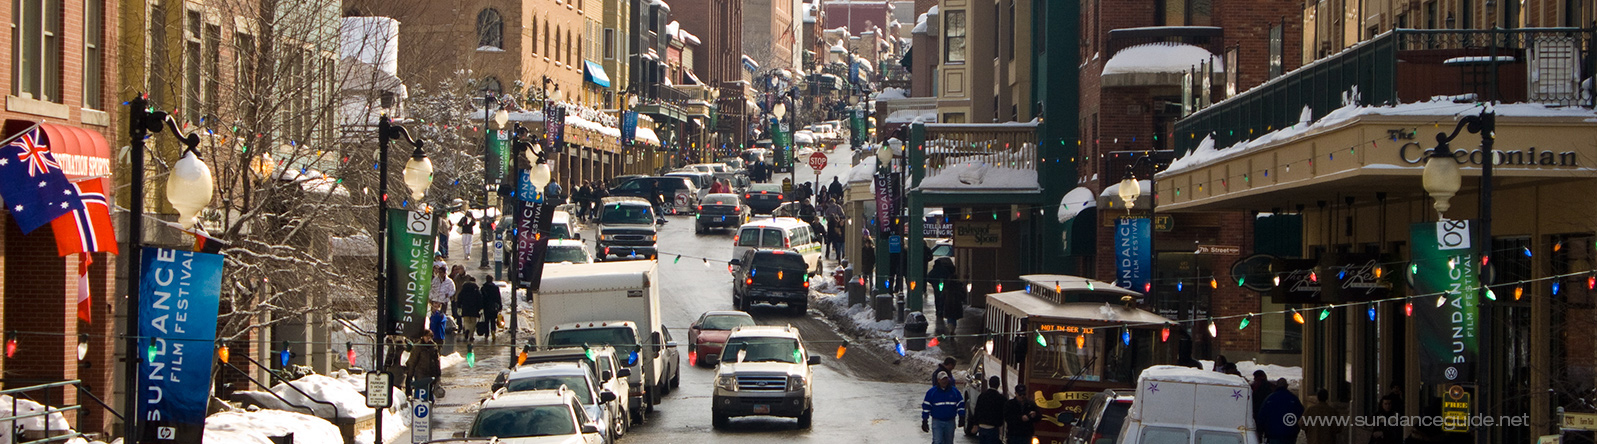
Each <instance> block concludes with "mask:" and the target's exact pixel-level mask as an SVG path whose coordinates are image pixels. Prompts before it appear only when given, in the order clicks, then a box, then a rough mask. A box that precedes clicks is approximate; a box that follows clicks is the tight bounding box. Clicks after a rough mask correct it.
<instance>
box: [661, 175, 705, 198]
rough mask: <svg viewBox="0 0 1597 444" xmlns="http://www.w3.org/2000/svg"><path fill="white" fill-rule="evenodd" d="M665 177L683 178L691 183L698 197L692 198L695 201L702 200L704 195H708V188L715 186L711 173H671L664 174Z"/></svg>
mask: <svg viewBox="0 0 1597 444" xmlns="http://www.w3.org/2000/svg"><path fill="white" fill-rule="evenodd" d="M665 177H683V178H687V179H688V180H689V181H691V182H693V186H694V187H695V188H696V189H697V191H698V195H696V196H693V198H694V199H695V201H702V200H704V196H705V195H706V194H710V186H711V185H715V174H713V173H701V172H697V171H692V172H688V171H679V172H673V173H666V174H665Z"/></svg>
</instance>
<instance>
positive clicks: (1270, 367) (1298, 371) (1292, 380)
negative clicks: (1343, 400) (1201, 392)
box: [1198, 360, 1304, 396]
mask: <svg viewBox="0 0 1597 444" xmlns="http://www.w3.org/2000/svg"><path fill="white" fill-rule="evenodd" d="M1198 362H1199V363H1201V364H1203V369H1204V370H1211V371H1212V370H1214V361H1204V360H1199V361H1198ZM1236 365H1237V373H1241V374H1242V377H1243V378H1247V379H1248V380H1249V381H1252V380H1253V371H1254V370H1264V376H1265V377H1266V378H1269V379H1270V382H1275V380H1276V379H1279V378H1286V385H1287V388H1289V389H1292V391H1293V392H1294V393H1297V394H1299V395H1300V396H1301V395H1303V394H1304V393H1303V367H1297V366H1291V367H1289V366H1284V365H1275V364H1259V363H1257V362H1254V361H1237V362H1236Z"/></svg>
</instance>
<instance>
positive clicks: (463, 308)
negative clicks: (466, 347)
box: [455, 276, 482, 344]
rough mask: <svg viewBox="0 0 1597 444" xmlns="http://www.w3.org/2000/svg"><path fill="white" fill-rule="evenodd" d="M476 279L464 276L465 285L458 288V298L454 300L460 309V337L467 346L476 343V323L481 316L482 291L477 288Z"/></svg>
mask: <svg viewBox="0 0 1597 444" xmlns="http://www.w3.org/2000/svg"><path fill="white" fill-rule="evenodd" d="M476 280H477V278H474V277H471V276H466V283H465V285H462V286H461V287H460V297H457V298H455V305H457V306H459V307H460V330H461V335H460V337H461V338H462V339H464V340H465V341H466V343H467V344H470V343H472V342H475V341H476V334H477V321H478V320H480V319H481V318H480V317H479V316H480V315H481V314H482V290H481V289H480V288H479V287H478V286H477V282H476Z"/></svg>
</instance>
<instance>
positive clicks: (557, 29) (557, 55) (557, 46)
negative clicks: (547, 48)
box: [554, 26, 565, 62]
mask: <svg viewBox="0 0 1597 444" xmlns="http://www.w3.org/2000/svg"><path fill="white" fill-rule="evenodd" d="M564 32H565V31H561V30H560V27H558V26H557V27H555V58H554V59H555V61H557V62H558V61H560V54H561V53H563V52H564V51H563V50H562V49H560V42H561V40H560V38H561V34H562V33H564Z"/></svg>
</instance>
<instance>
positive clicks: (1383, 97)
mask: <svg viewBox="0 0 1597 444" xmlns="http://www.w3.org/2000/svg"><path fill="white" fill-rule="evenodd" d="M1594 34H1597V31H1594V30H1593V29H1577V28H1526V29H1511V30H1503V29H1497V30H1416V29H1398V30H1393V31H1388V32H1386V33H1384V34H1381V35H1379V36H1376V37H1375V38H1373V39H1370V40H1368V41H1365V42H1362V43H1359V44H1358V45H1355V46H1353V47H1351V48H1348V49H1346V50H1343V51H1342V52H1339V53H1337V54H1335V55H1333V56H1330V57H1326V58H1323V59H1320V60H1317V61H1314V62H1312V63H1309V64H1308V65H1305V66H1303V67H1301V68H1298V69H1296V70H1293V71H1292V72H1289V73H1287V74H1285V75H1283V76H1280V77H1277V78H1275V79H1272V80H1270V81H1268V82H1265V83H1264V84H1262V85H1259V86H1256V87H1253V88H1252V89H1250V90H1247V91H1245V92H1242V93H1241V94H1238V95H1236V96H1233V97H1229V98H1225V99H1224V100H1219V101H1217V103H1214V104H1213V105H1211V106H1209V107H1207V108H1203V109H1200V110H1197V111H1195V112H1193V113H1192V114H1190V115H1188V116H1187V117H1185V118H1183V119H1181V120H1180V121H1178V122H1176V124H1175V130H1174V133H1173V134H1171V135H1170V136H1171V138H1172V139H1174V142H1175V147H1176V150H1177V151H1178V152H1182V153H1184V152H1186V151H1188V150H1191V149H1192V148H1193V147H1195V146H1197V145H1198V143H1199V142H1200V141H1202V140H1203V139H1204V137H1205V136H1212V137H1214V139H1215V143H1216V146H1221V147H1224V146H1230V145H1232V144H1235V143H1236V142H1239V141H1242V140H1247V139H1251V138H1254V137H1258V136H1259V135H1262V134H1264V133H1266V132H1269V131H1272V130H1275V129H1279V128H1283V127H1286V126H1290V125H1293V124H1296V123H1298V121H1299V119H1300V116H1301V114H1302V112H1303V109H1304V108H1305V107H1307V108H1308V109H1309V111H1310V113H1311V114H1312V116H1311V117H1312V118H1314V119H1319V118H1321V117H1324V116H1325V115H1326V114H1327V113H1330V112H1331V111H1332V110H1335V109H1337V108H1340V107H1342V106H1343V105H1344V100H1347V101H1350V102H1352V103H1354V104H1357V105H1390V104H1399V103H1414V102H1420V101H1426V100H1432V99H1433V98H1434V99H1442V100H1453V101H1460V102H1475V101H1502V102H1533V103H1545V104H1548V105H1560V106H1585V107H1592V106H1593V101H1592V97H1593V95H1594V91H1593V87H1592V86H1591V85H1590V84H1589V83H1588V84H1586V85H1584V86H1583V85H1582V84H1581V83H1580V82H1581V81H1582V80H1583V79H1587V78H1591V77H1592V75H1593V72H1597V66H1594V65H1597V61H1594V59H1597V51H1594V48H1593V44H1592V42H1593V36H1594ZM1220 87H1223V86H1220ZM1349 92H1356V94H1349Z"/></svg>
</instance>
